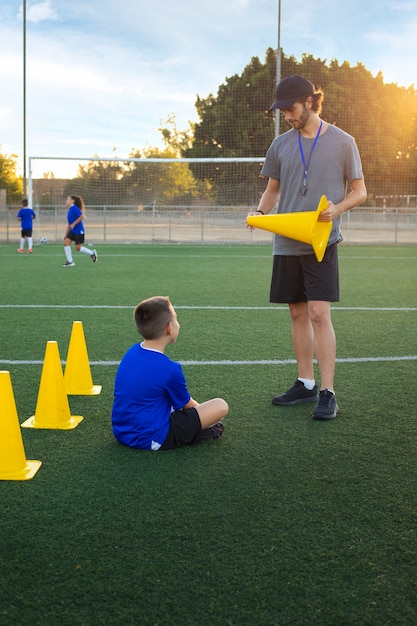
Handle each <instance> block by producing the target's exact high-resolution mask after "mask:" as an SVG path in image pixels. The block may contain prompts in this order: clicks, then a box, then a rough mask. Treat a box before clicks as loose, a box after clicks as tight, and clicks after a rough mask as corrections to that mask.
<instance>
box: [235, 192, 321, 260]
mask: <svg viewBox="0 0 417 626" xmlns="http://www.w3.org/2000/svg"><path fill="white" fill-rule="evenodd" d="M327 206H328V202H327V198H326V196H322V197H321V198H320V202H319V204H318V206H317V209H316V210H315V211H300V212H299V213H278V214H274V215H248V217H247V218H246V223H247V225H248V226H253V227H255V228H261V229H262V230H268V231H270V232H271V233H275V234H277V235H283V236H284V237H289V238H290V239H295V240H297V241H302V242H303V243H308V244H310V245H311V246H312V247H313V250H314V254H315V255H316V258H317V261H318V262H319V263H320V262H321V261H322V260H323V257H324V253H325V252H326V248H327V244H328V241H329V237H330V233H331V230H332V225H333V222H319V221H318V219H319V215H320V213H321V212H322V211H325V210H326V209H327Z"/></svg>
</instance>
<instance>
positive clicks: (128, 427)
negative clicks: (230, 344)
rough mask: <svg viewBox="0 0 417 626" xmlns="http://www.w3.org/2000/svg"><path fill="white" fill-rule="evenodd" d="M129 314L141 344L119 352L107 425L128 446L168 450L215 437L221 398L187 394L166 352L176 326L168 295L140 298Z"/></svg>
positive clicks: (219, 429)
mask: <svg viewBox="0 0 417 626" xmlns="http://www.w3.org/2000/svg"><path fill="white" fill-rule="evenodd" d="M134 319H135V323H136V327H137V329H138V332H139V334H140V335H142V337H143V342H142V343H137V344H135V345H133V346H132V347H131V348H130V349H129V350H128V351H127V352H126V354H125V355H124V357H123V359H122V361H121V363H120V365H119V368H118V370H117V374H116V379H115V385H114V403H113V411H112V428H113V434H114V436H115V437H116V439H117V440H118V441H119V442H120V443H123V444H125V445H127V446H130V447H132V448H142V449H144V450H170V449H173V448H179V447H181V446H183V445H192V444H196V443H199V442H201V441H207V440H212V439H217V438H218V437H221V435H222V434H223V432H224V427H223V424H222V423H221V421H220V420H221V419H222V418H223V417H225V416H226V415H227V413H228V411H229V407H228V404H227V403H226V402H225V400H223V399H222V398H214V399H212V400H208V401H206V402H203V403H202V404H199V403H198V402H196V401H195V400H193V398H192V397H191V395H190V393H189V391H188V389H187V384H186V381H185V377H184V374H183V371H182V368H181V365H180V364H179V363H176V362H174V361H171V359H169V358H168V357H167V356H166V355H165V349H166V348H167V347H168V346H169V345H170V344H172V343H175V341H176V340H177V337H178V334H179V330H180V325H179V323H178V320H177V314H176V312H175V310H174V307H173V306H172V304H171V301H170V299H169V298H168V297H167V296H154V297H152V298H148V299H147V300H143V301H142V302H140V303H139V304H138V305H137V307H136V308H135V310H134Z"/></svg>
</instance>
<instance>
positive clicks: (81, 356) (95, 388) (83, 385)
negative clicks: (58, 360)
mask: <svg viewBox="0 0 417 626" xmlns="http://www.w3.org/2000/svg"><path fill="white" fill-rule="evenodd" d="M64 381H65V388H66V390H67V394H69V395H71V396H97V395H98V394H99V393H100V392H101V385H93V379H92V378H91V371H90V363H89V360H88V352H87V346H86V343H85V337H84V330H83V323H82V322H73V324H72V332H71V338H70V342H69V346H68V355H67V361H66V364H65V371H64Z"/></svg>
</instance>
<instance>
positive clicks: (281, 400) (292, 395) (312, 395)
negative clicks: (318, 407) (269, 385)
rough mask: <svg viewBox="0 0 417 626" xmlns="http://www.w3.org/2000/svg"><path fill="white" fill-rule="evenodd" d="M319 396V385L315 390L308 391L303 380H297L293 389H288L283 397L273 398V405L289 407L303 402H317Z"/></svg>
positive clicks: (315, 386)
mask: <svg viewBox="0 0 417 626" xmlns="http://www.w3.org/2000/svg"><path fill="white" fill-rule="evenodd" d="M318 399H319V395H318V393H317V385H314V387H313V389H307V387H306V386H305V385H304V383H303V382H301V380H298V379H297V380H296V381H295V383H294V385H293V386H292V387H291V389H288V391H286V392H285V393H283V394H282V396H275V398H272V404H277V405H278V406H289V405H291V404H301V403H302V402H317V400H318Z"/></svg>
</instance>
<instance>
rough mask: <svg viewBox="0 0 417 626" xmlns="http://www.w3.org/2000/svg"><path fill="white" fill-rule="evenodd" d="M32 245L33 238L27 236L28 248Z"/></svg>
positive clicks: (30, 248)
mask: <svg viewBox="0 0 417 626" xmlns="http://www.w3.org/2000/svg"><path fill="white" fill-rule="evenodd" d="M32 247H33V239H32V237H28V248H29V250H32Z"/></svg>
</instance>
